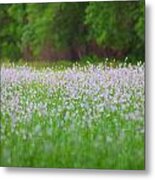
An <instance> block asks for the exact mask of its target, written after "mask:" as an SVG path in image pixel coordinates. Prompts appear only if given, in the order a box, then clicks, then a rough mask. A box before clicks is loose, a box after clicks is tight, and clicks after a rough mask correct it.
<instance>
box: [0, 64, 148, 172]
mask: <svg viewBox="0 0 155 180" xmlns="http://www.w3.org/2000/svg"><path fill="white" fill-rule="evenodd" d="M0 128H1V144H0V146H1V148H0V155H1V157H0V159H1V162H0V165H1V166H17V167H22V166H24V167H53V168H99V169H144V168H145V167H144V158H145V157H144V135H145V132H144V65H143V64H138V65H136V66H131V65H120V66H118V67H115V68H114V67H109V66H106V65H104V64H102V63H99V64H98V65H92V64H88V65H85V66H80V65H78V64H75V65H72V66H71V67H68V68H67V67H65V68H60V69H58V68H55V67H50V68H48V67H46V68H39V69H35V68H34V67H33V68H32V67H29V66H23V65H22V66H15V65H14V66H13V65H9V66H5V65H2V66H1V127H0Z"/></svg>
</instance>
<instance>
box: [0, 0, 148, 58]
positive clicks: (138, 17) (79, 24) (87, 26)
mask: <svg viewBox="0 0 155 180" xmlns="http://www.w3.org/2000/svg"><path fill="white" fill-rule="evenodd" d="M144 6H145V5H144V1H143V0H142V1H134V2H133V1H131V2H130V1H128V2H127V1H122V2H69V3H67V2H63V3H60V2H59V3H37V4H24V3H23V4H6V5H4V4H3V5H0V58H1V59H10V60H12V61H16V60H19V59H25V60H51V61H52V60H58V59H70V60H78V59H81V58H82V57H84V56H91V55H96V56H98V57H106V58H108V57H115V58H123V57H126V56H128V57H133V58H135V59H137V60H139V59H141V60H144V55H145V54H144V49H145V46H144V40H145V38H144V26H145V25H144V14H145V12H144V11H145V10H144Z"/></svg>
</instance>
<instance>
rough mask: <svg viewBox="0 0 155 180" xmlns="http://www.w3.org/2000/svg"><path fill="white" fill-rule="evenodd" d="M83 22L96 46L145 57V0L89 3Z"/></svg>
mask: <svg viewBox="0 0 155 180" xmlns="http://www.w3.org/2000/svg"><path fill="white" fill-rule="evenodd" d="M85 24H87V25H88V26H89V39H95V40H96V41H97V43H98V44H99V45H103V46H105V47H112V48H116V49H121V50H126V51H128V50H131V53H132V52H134V53H135V52H139V51H140V53H141V56H144V54H143V53H142V52H144V2H143V1H142V2H140V3H137V2H104V3H102V2H99V3H95V2H91V3H90V4H89V6H88V7H87V9H86V19H85Z"/></svg>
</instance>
